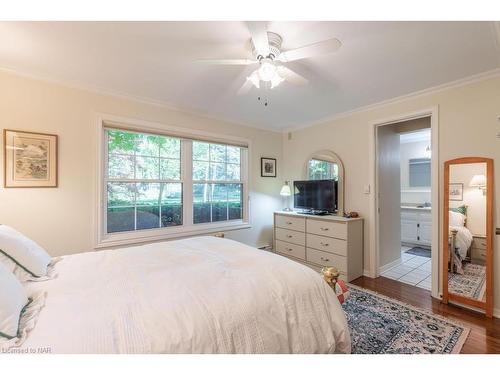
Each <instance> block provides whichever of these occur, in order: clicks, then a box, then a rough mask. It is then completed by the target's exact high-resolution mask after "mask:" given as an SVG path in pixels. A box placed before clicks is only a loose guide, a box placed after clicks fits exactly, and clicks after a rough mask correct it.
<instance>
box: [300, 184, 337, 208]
mask: <svg viewBox="0 0 500 375" xmlns="http://www.w3.org/2000/svg"><path fill="white" fill-rule="evenodd" d="M293 191H294V194H293V198H294V206H295V208H299V209H304V210H315V211H327V212H335V211H336V210H337V181H335V180H310V181H294V183H293Z"/></svg>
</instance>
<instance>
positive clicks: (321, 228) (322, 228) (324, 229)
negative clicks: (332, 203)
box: [319, 228, 328, 231]
mask: <svg viewBox="0 0 500 375" xmlns="http://www.w3.org/2000/svg"><path fill="white" fill-rule="evenodd" d="M319 229H321V230H324V231H325V230H328V228H319Z"/></svg>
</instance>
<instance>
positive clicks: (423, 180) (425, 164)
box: [409, 158, 431, 187]
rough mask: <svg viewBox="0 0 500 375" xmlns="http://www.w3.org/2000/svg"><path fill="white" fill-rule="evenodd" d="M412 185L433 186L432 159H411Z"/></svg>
mask: <svg viewBox="0 0 500 375" xmlns="http://www.w3.org/2000/svg"><path fill="white" fill-rule="evenodd" d="M409 164H410V165H409V167H410V169H409V171H410V172H409V173H410V179H409V180H410V183H409V185H410V187H430V186H431V159H428V158H418V159H410V160H409Z"/></svg>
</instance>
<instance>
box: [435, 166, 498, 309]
mask: <svg viewBox="0 0 500 375" xmlns="http://www.w3.org/2000/svg"><path fill="white" fill-rule="evenodd" d="M475 163H485V164H486V178H487V181H486V292H485V293H486V301H478V300H475V299H473V298H469V297H464V296H460V295H457V294H453V293H450V292H449V291H448V257H449V250H448V247H449V245H448V233H449V213H448V211H449V209H450V204H449V200H448V199H449V194H450V185H449V183H450V181H449V180H450V166H451V165H456V164H475ZM443 213H444V214H443V243H442V246H443V251H442V254H443V259H442V261H443V264H442V272H443V300H442V302H443V303H446V304H447V303H448V302H457V303H460V304H463V305H468V306H472V307H476V308H480V309H482V310H484V312H485V315H486V316H487V317H489V318H491V317H492V316H493V159H488V158H482V157H466V158H458V159H453V160H448V161H446V162H445V163H444V210H443Z"/></svg>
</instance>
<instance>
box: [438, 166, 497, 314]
mask: <svg viewBox="0 0 500 375" xmlns="http://www.w3.org/2000/svg"><path fill="white" fill-rule="evenodd" d="M444 184H445V185H444V217H443V223H444V226H443V233H444V236H443V252H442V253H443V302H444V303H448V302H455V303H459V304H461V305H467V306H471V307H473V308H479V309H481V310H483V311H484V312H485V314H486V316H488V317H491V316H492V313H493V274H492V272H493V160H492V159H487V158H479V157H468V158H460V159H454V160H449V161H447V162H445V165H444Z"/></svg>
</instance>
